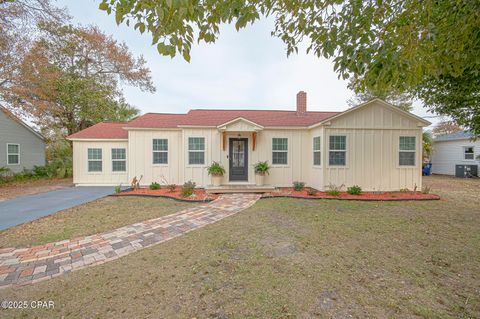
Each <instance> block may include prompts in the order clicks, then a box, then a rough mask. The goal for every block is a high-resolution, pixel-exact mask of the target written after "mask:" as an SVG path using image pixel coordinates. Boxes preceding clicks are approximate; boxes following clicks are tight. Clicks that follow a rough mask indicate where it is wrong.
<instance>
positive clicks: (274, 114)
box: [69, 110, 339, 139]
mask: <svg viewBox="0 0 480 319" xmlns="http://www.w3.org/2000/svg"><path fill="white" fill-rule="evenodd" d="M338 113H339V112H307V113H306V114H305V115H297V112H295V111H276V110H191V111H189V112H188V113H187V114H169V113H147V114H144V115H142V116H139V117H137V118H136V119H134V120H132V121H130V122H128V123H104V122H102V123H99V124H96V125H94V126H92V127H89V128H87V129H85V130H83V131H80V132H77V133H75V134H72V135H70V136H69V138H102V139H117V138H127V137H128V134H127V130H125V129H124V128H125V127H130V128H177V127H178V126H183V125H191V126H218V125H221V124H224V123H226V122H229V121H232V120H234V119H236V118H239V117H242V118H244V119H247V120H249V121H251V122H254V123H256V124H259V125H261V126H267V127H268V126H270V127H289V126H297V127H304V126H310V125H313V124H315V123H318V122H321V121H323V120H325V119H327V118H329V117H332V116H335V115H337V114H338Z"/></svg>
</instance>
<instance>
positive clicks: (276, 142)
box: [272, 138, 288, 165]
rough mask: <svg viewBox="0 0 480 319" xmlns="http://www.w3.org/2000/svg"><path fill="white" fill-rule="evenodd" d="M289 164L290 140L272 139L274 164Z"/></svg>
mask: <svg viewBox="0 0 480 319" xmlns="http://www.w3.org/2000/svg"><path fill="white" fill-rule="evenodd" d="M287 163H288V138H273V139H272V164H273V165H287Z"/></svg>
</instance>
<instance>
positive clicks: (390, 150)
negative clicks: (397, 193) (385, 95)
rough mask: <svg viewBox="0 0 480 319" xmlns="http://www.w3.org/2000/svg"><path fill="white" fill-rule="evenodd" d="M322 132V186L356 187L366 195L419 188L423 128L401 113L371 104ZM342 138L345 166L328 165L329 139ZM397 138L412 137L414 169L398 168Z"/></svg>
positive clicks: (332, 122) (333, 121) (340, 119)
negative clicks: (367, 192) (337, 136)
mask: <svg viewBox="0 0 480 319" xmlns="http://www.w3.org/2000/svg"><path fill="white" fill-rule="evenodd" d="M328 124H329V125H327V126H325V129H324V137H325V138H324V145H323V146H322V149H323V150H324V155H323V157H322V159H324V162H323V164H324V165H323V173H324V185H325V187H327V186H328V185H329V184H333V185H336V186H341V185H344V189H345V188H347V187H349V186H352V185H359V186H361V187H362V189H363V190H366V191H390V190H399V189H402V188H408V189H410V190H413V189H414V188H415V187H417V189H421V187H422V173H421V166H422V127H421V126H419V123H417V122H416V121H415V120H414V119H411V118H409V117H407V116H405V115H403V114H402V113H401V112H397V111H395V110H392V109H389V108H386V107H384V106H382V105H380V104H376V103H372V104H371V105H368V106H366V107H363V108H361V109H358V110H356V111H352V112H351V113H349V114H345V115H344V116H342V117H339V118H337V119H333V120H332V121H331V123H328ZM331 135H345V136H346V141H347V154H346V165H345V166H330V165H329V163H328V152H329V145H328V144H329V136H331ZM400 136H415V146H416V152H415V165H414V166H400V165H399V148H400V146H399V145H400Z"/></svg>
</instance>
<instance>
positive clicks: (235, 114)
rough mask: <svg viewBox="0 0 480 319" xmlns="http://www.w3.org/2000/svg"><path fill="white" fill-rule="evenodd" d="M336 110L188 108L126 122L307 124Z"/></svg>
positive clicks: (161, 124) (152, 125) (165, 124)
mask: <svg viewBox="0 0 480 319" xmlns="http://www.w3.org/2000/svg"><path fill="white" fill-rule="evenodd" d="M338 113H339V112H306V113H305V115H297V112H296V111H277V110H202V109H197V110H191V111H189V112H188V113H187V114H168V113H147V114H145V115H142V116H140V117H138V118H136V119H135V120H133V121H131V122H129V123H128V124H127V125H125V127H128V128H176V127H181V126H218V125H221V124H224V123H227V122H230V121H232V120H235V119H237V118H244V119H246V120H248V121H251V122H254V123H256V124H258V125H261V126H270V127H289V126H299V127H306V126H310V125H312V124H315V123H318V122H320V121H323V120H325V119H327V118H329V117H332V116H335V115H337V114H338Z"/></svg>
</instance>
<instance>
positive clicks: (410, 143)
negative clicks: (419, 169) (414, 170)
mask: <svg viewBox="0 0 480 319" xmlns="http://www.w3.org/2000/svg"><path fill="white" fill-rule="evenodd" d="M398 164H399V165H400V166H415V136H400V151H399V162H398Z"/></svg>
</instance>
